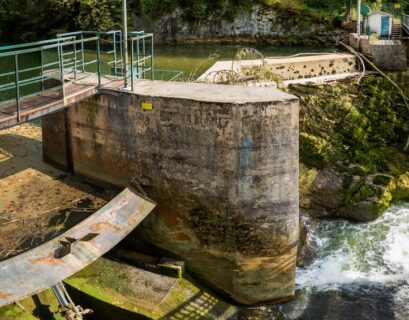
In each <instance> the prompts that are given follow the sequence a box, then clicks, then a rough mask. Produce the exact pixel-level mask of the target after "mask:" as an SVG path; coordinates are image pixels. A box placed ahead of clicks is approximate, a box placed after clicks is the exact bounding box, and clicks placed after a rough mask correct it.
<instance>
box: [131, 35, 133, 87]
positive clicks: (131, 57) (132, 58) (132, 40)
mask: <svg viewBox="0 0 409 320" xmlns="http://www.w3.org/2000/svg"><path fill="white" fill-rule="evenodd" d="M133 45H134V39H133V38H132V39H131V91H132V92H133V89H134V84H133V81H134V79H133V78H134V69H133V59H134V48H133Z"/></svg>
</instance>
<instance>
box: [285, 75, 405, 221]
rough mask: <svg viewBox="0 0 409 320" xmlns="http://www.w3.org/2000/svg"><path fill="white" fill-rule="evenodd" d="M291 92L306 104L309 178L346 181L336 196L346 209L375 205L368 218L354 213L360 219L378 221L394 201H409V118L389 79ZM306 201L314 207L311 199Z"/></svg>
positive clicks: (303, 147) (303, 146)
mask: <svg viewBox="0 0 409 320" xmlns="http://www.w3.org/2000/svg"><path fill="white" fill-rule="evenodd" d="M290 92H291V93H293V94H295V95H297V96H299V97H300V102H301V109H300V131H301V134H300V161H301V163H303V164H304V165H305V166H306V167H307V168H310V169H311V170H313V171H311V172H310V171H305V170H304V171H305V172H304V173H303V174H304V176H306V175H310V174H311V173H312V172H316V173H317V172H318V171H321V172H332V173H334V177H340V179H341V181H342V185H340V187H339V189H337V190H335V191H334V192H335V193H334V194H333V195H332V196H333V197H334V199H335V198H339V199H340V203H339V205H340V206H342V207H343V208H347V209H348V208H356V207H354V206H356V205H357V204H359V203H361V202H365V201H369V202H367V203H366V205H365V208H366V209H365V210H363V211H365V212H366V214H367V216H366V217H360V216H359V214H360V211H359V210H356V209H353V210H352V211H354V212H355V214H356V215H355V216H353V218H354V219H358V220H360V219H361V220H372V219H375V218H377V217H378V216H379V215H380V214H381V213H382V212H383V211H384V210H385V209H387V208H388V206H389V204H390V202H391V201H397V200H402V199H408V198H409V182H408V181H409V178H408V175H407V174H406V172H408V171H409V159H408V157H407V153H406V152H405V151H404V147H405V144H406V140H407V137H408V128H407V123H408V121H409V114H408V111H407V108H406V105H405V104H404V101H403V100H402V97H401V96H400V95H399V93H398V92H397V90H396V89H395V88H394V87H393V86H392V85H391V84H390V83H389V82H388V81H387V80H385V79H384V78H382V77H374V76H371V77H366V78H364V80H363V81H362V83H361V84H359V85H358V84H355V83H351V81H350V80H345V81H343V82H340V83H338V84H337V85H324V86H319V87H317V86H313V87H309V86H307V85H293V86H291V87H290ZM315 177H316V174H315V176H313V177H312V180H314V179H315ZM337 179H338V178H335V180H333V181H337ZM301 180H302V181H303V180H311V179H307V178H306V177H303V178H302V179H301ZM310 187H311V186H310ZM307 193H308V192H307ZM370 199H372V200H370ZM373 199H375V200H373ZM305 202H306V203H307V206H308V203H309V200H308V199H307V200H305ZM370 203H373V205H371V204H370ZM369 207H370V208H371V209H368V208H369ZM350 212H351V211H350ZM368 215H369V216H368Z"/></svg>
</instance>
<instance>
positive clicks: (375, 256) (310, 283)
mask: <svg viewBox="0 0 409 320" xmlns="http://www.w3.org/2000/svg"><path fill="white" fill-rule="evenodd" d="M310 241H311V242H312V243H313V246H314V249H315V252H316V255H317V259H316V260H315V261H314V263H313V264H312V265H311V266H309V267H307V268H305V269H298V270H297V280H296V282H297V286H298V287H299V288H307V287H313V288H316V289H321V290H322V289H330V288H334V287H339V286H343V285H347V284H369V283H372V284H376V283H377V284H381V285H390V284H394V283H396V282H402V281H408V280H409V204H401V205H397V206H394V207H393V208H391V209H390V210H389V211H388V212H386V213H385V214H384V215H383V216H382V217H381V218H380V219H378V220H377V221H375V222H371V223H360V224H358V223H351V222H347V221H320V222H317V223H316V224H315V225H313V226H312V230H311V234H310Z"/></svg>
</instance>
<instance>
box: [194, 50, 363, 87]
mask: <svg viewBox="0 0 409 320" xmlns="http://www.w3.org/2000/svg"><path fill="white" fill-rule="evenodd" d="M262 64H263V61H262V60H241V61H218V62H216V63H215V64H214V65H213V66H212V67H210V68H209V69H208V70H207V71H206V72H205V73H203V74H202V75H201V76H200V77H199V79H198V81H202V82H206V81H207V80H209V76H211V75H212V74H214V73H215V72H218V71H221V70H233V71H235V72H240V71H241V70H243V69H246V68H254V67H258V66H261V65H262ZM264 64H265V68H267V69H269V70H270V71H271V72H272V73H274V74H276V75H279V76H281V77H282V78H283V80H294V79H305V78H314V77H319V76H326V75H336V74H345V73H351V72H355V71H356V70H357V69H358V67H357V60H356V57H355V56H354V55H351V54H346V53H331V54H317V55H303V56H296V57H282V58H265V59H264Z"/></svg>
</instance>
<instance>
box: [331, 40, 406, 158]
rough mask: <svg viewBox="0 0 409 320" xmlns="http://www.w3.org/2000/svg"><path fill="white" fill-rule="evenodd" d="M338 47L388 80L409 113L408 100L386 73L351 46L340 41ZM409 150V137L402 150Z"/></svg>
mask: <svg viewBox="0 0 409 320" xmlns="http://www.w3.org/2000/svg"><path fill="white" fill-rule="evenodd" d="M337 43H339V44H340V45H342V46H344V47H345V48H346V49H348V50H349V51H350V52H351V53H354V54H355V55H357V56H359V57H361V59H364V60H365V61H366V62H367V63H368V64H369V65H370V66H371V67H372V68H374V69H375V70H376V71H377V72H379V73H380V74H381V75H382V76H383V77H384V78H385V79H386V80H388V81H389V82H390V83H391V84H392V85H393V86H394V87H395V88H396V89H397V90H398V92H399V94H400V96H401V97H402V99H403V101H404V102H405V105H406V108H407V109H408V111H409V102H408V100H409V98H408V97H406V95H405V93H404V92H403V90H402V88H401V87H400V86H399V85H398V84H397V83H396V82H395V81H393V80H392V79H391V78H390V77H389V76H388V75H387V74H386V73H384V72H383V71H382V70H381V69H379V68H378V67H377V66H376V65H375V64H374V63H373V62H372V61H371V60H370V59H368V58H367V57H366V56H365V55H364V54H362V53H359V52H357V51H356V50H355V49H354V48H352V47H351V46H349V45H347V44H345V43H343V42H342V41H337ZM408 149H409V136H408V139H407V141H406V145H405V148H404V150H405V151H408Z"/></svg>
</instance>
